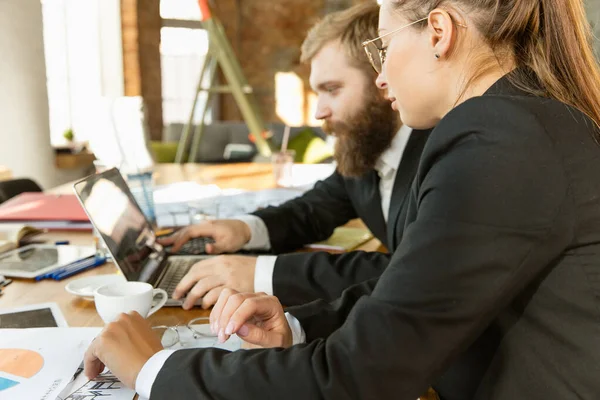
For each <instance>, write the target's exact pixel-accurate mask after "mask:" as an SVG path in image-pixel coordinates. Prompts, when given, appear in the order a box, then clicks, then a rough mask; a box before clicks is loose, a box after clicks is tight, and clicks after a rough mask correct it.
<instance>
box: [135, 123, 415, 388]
mask: <svg viewBox="0 0 600 400" xmlns="http://www.w3.org/2000/svg"><path fill="white" fill-rule="evenodd" d="M411 132H412V129H411V128H409V127H408V126H402V128H400V130H399V131H398V133H397V134H396V136H394V139H393V140H392V144H391V146H390V148H389V149H387V150H386V151H385V152H384V153H383V154H382V155H381V157H379V160H377V163H376V165H375V170H376V171H377V174H378V175H379V178H380V179H379V194H380V196H381V211H382V212H383V218H384V219H385V221H386V222H387V219H388V215H389V208H390V201H391V198H392V190H393V188H394V181H395V180H396V172H397V170H398V165H399V164H400V160H401V159H402V154H403V153H404V149H405V148H406V144H407V143H408V139H409V137H410V133H411ZM237 219H239V220H241V221H244V222H245V223H246V224H248V226H249V227H250V232H251V237H250V241H249V242H248V243H247V244H246V245H245V246H244V249H245V250H258V249H260V250H269V249H270V248H271V242H270V240H269V231H268V229H267V226H266V225H265V223H264V222H263V220H262V219H260V218H259V217H256V216H254V215H244V216H241V217H239V218H237ZM276 260H277V256H259V257H258V259H257V261H256V270H255V272H254V291H255V292H265V293H267V294H269V295H273V270H274V269H275V261H276ZM285 317H286V319H287V320H288V324H289V325H290V329H291V331H292V340H293V344H299V343H304V342H305V341H306V334H305V332H304V329H302V326H301V325H300V321H298V319H296V318H295V317H294V316H292V315H291V314H288V313H286V314H285ZM175 351H176V350H162V351H160V352H158V353H156V354H155V355H154V356H152V357H151V358H150V359H149V360H148V361H147V362H146V364H144V366H143V367H142V370H141V371H140V373H139V374H138V377H137V379H136V382H135V390H136V392H138V394H139V395H140V397H141V398H146V399H147V398H150V392H151V390H152V385H153V384H154V381H155V380H156V376H157V375H158V372H159V371H160V369H161V368H162V367H163V365H164V363H165V362H166V361H167V359H168V358H169V357H170V356H171V354H173V352H175Z"/></svg>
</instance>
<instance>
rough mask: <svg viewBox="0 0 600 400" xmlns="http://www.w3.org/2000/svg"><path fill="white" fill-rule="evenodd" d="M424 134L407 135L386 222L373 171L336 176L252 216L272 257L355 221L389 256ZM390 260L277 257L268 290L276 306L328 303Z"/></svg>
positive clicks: (380, 256) (355, 255)
mask: <svg viewBox="0 0 600 400" xmlns="http://www.w3.org/2000/svg"><path fill="white" fill-rule="evenodd" d="M429 134H430V131H413V132H412V133H411V135H410V138H409V140H408V143H407V144H406V148H405V150H404V153H403V155H402V160H401V162H400V165H399V166H398V172H397V173H396V179H395V182H394V187H393V191H392V198H391V201H390V209H389V213H388V223H387V224H386V222H385V220H384V218H383V214H382V211H381V196H380V193H379V176H378V175H377V172H376V171H375V170H372V171H370V172H369V173H367V174H365V175H364V176H362V177H360V178H345V177H343V176H341V175H340V174H339V173H338V172H337V171H336V172H335V173H333V175H331V176H330V177H329V178H327V179H325V180H324V181H321V182H317V184H316V185H315V187H314V189H312V190H310V191H308V192H307V193H305V194H304V195H303V196H301V197H299V198H297V199H294V200H291V201H288V202H286V203H285V204H282V205H281V206H279V207H269V208H266V209H264V210H260V211H257V212H256V213H254V215H256V216H258V217H260V218H261V219H262V220H263V221H264V222H265V225H266V226H267V229H268V231H269V239H270V241H271V247H272V249H273V251H274V252H275V253H283V252H286V251H291V250H294V249H297V248H299V247H301V246H303V245H305V244H308V243H314V242H317V241H320V240H324V239H326V238H328V237H329V236H331V234H332V233H333V230H334V229H335V228H336V227H338V226H341V225H343V224H345V223H346V222H348V221H349V220H351V219H354V218H361V219H362V220H363V222H364V223H365V225H366V226H367V227H368V228H369V229H370V230H371V232H372V233H373V234H374V235H375V236H376V237H377V238H378V239H379V240H380V241H381V242H382V243H384V244H385V245H386V246H387V248H388V249H389V250H390V251H393V250H394V249H395V248H396V246H397V244H398V243H399V242H400V240H401V238H402V234H403V232H404V219H405V218H406V210H407V204H408V202H407V201H406V199H407V198H408V193H409V191H410V186H411V184H412V181H413V179H414V176H415V173H416V171H417V166H418V164H419V159H420V157H421V153H422V152H423V147H424V146H425V143H426V141H427V138H428V137H429ZM390 258H391V255H390V254H384V253H378V252H377V253H376V252H372V253H367V252H363V251H353V252H350V253H346V254H342V255H340V254H335V255H334V254H329V253H326V252H316V253H295V254H286V255H280V256H279V257H278V258H277V261H276V263H275V269H274V271H273V291H274V294H275V296H277V297H278V298H279V299H280V301H281V302H282V304H286V305H290V306H291V305H296V304H303V303H307V302H309V301H312V300H316V299H319V298H321V299H325V300H333V299H335V298H337V297H339V296H340V294H341V293H342V291H343V290H344V289H346V288H348V287H350V286H352V285H354V284H356V283H359V282H362V281H365V280H368V279H371V278H374V277H378V276H379V275H381V273H382V272H383V270H384V269H385V267H387V265H388V263H389V261H390Z"/></svg>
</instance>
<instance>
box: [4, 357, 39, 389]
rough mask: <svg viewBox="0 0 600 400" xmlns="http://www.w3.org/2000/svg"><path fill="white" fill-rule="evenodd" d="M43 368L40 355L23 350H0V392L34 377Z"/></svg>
mask: <svg viewBox="0 0 600 400" xmlns="http://www.w3.org/2000/svg"><path fill="white" fill-rule="evenodd" d="M43 366H44V358H43V357H42V356H41V355H40V353H38V352H35V351H33V350H25V349H0V392H2V391H3V390H6V389H10V388H12V387H13V386H16V385H18V384H19V383H21V382H23V381H24V380H27V379H29V378H32V377H33V376H35V375H36V374H37V373H38V372H39V371H40V370H41V369H42V367H43Z"/></svg>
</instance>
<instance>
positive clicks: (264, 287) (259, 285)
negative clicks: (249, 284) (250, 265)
mask: <svg viewBox="0 0 600 400" xmlns="http://www.w3.org/2000/svg"><path fill="white" fill-rule="evenodd" d="M276 261H277V256H258V258H257V259H256V266H255V269H254V291H255V292H257V293H259V292H264V293H266V294H268V295H270V296H273V271H274V270H275V262H276Z"/></svg>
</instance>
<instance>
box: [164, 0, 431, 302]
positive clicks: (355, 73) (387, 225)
mask: <svg viewBox="0 0 600 400" xmlns="http://www.w3.org/2000/svg"><path fill="white" fill-rule="evenodd" d="M378 13H379V7H378V6H377V4H370V3H369V4H361V5H358V6H355V7H352V8H350V9H348V10H345V11H341V12H336V13H332V14H329V15H327V16H326V17H325V18H324V19H323V20H322V21H321V22H319V23H318V24H317V25H315V26H314V27H313V28H312V29H311V31H310V32H309V33H308V36H307V38H306V40H305V41H304V43H303V45H302V58H301V59H302V61H303V62H305V63H310V65H311V74H310V83H311V86H312V88H313V90H314V91H315V92H316V94H317V95H318V103H317V110H316V118H318V119H320V120H323V121H324V130H325V132H327V133H328V134H331V135H334V136H335V137H336V144H335V155H334V158H335V160H336V161H337V169H336V171H335V172H334V173H333V175H331V176H330V177H329V178H327V179H325V180H323V181H321V182H318V183H317V184H316V185H315V187H314V188H313V189H312V190H310V191H308V192H306V193H305V194H304V195H303V196H301V197H299V198H297V199H294V200H291V201H289V202H287V203H284V204H283V205H281V206H279V207H269V208H266V209H263V210H259V211H256V212H255V213H253V214H252V215H248V216H242V217H240V218H238V219H230V220H216V221H210V222H205V223H202V224H198V225H193V226H189V227H187V228H185V229H182V230H181V231H179V232H178V233H177V234H175V235H173V236H172V237H170V238H168V239H163V240H162V244H165V245H173V249H172V250H173V251H177V250H178V249H179V248H180V247H181V246H182V245H183V244H184V243H185V242H186V241H188V240H190V239H191V238H194V237H199V236H204V237H211V238H213V239H214V241H215V242H214V243H213V244H210V245H207V252H208V253H209V254H220V253H231V252H236V251H238V250H240V249H244V250H270V251H272V252H273V253H274V254H278V255H276V256H258V257H249V256H241V255H223V256H219V257H212V258H210V259H208V260H204V261H201V262H199V263H197V264H196V265H194V266H193V267H192V268H191V269H190V271H189V272H188V273H187V274H186V276H185V277H184V278H183V279H182V280H181V282H180V283H179V285H178V286H177V288H176V290H175V292H174V293H173V298H175V299H180V298H183V297H185V301H184V304H183V308H185V309H189V308H191V307H193V305H194V304H195V303H196V302H197V301H198V302H200V301H201V304H202V306H203V307H204V308H207V307H210V306H211V305H213V304H214V303H215V302H216V301H217V299H218V297H219V294H220V292H221V291H222V289H223V288H225V287H228V288H232V289H235V290H237V291H240V292H254V291H256V292H265V293H267V294H271V295H275V296H277V297H278V298H279V299H280V302H281V303H282V304H286V305H288V306H291V305H296V304H302V303H305V302H309V301H312V300H314V299H317V298H321V299H326V300H329V299H335V298H337V297H338V296H339V295H340V294H341V292H342V291H343V290H344V289H345V288H347V287H349V286H351V285H353V284H355V283H359V282H362V281H365V280H368V279H371V278H374V277H378V276H379V275H380V274H381V273H382V272H383V270H384V269H385V268H386V266H387V265H388V262H389V259H390V255H389V254H384V253H378V252H377V253H369V252H363V251H353V252H349V253H345V254H338V255H333V254H329V253H325V252H316V253H294V254H285V255H282V254H281V253H285V252H289V251H292V250H295V249H297V248H299V247H301V246H303V245H305V244H308V243H313V242H316V241H320V240H324V239H326V238H327V237H329V236H330V235H331V234H332V232H333V230H334V229H335V228H336V227H338V226H341V225H344V224H345V223H346V222H348V221H349V220H351V219H354V218H361V219H362V221H363V222H364V223H365V224H366V226H367V227H368V228H369V229H370V230H371V232H372V233H373V234H374V235H375V236H376V237H377V238H378V239H379V240H380V241H381V242H382V243H384V244H385V245H386V246H387V248H388V249H389V250H390V251H393V250H394V249H395V248H396V246H397V245H398V243H400V240H401V238H402V234H403V231H404V216H405V215H406V204H405V198H406V197H407V194H408V192H409V190H410V187H411V184H412V181H413V178H414V176H415V171H416V169H417V165H418V162H419V159H420V156H421V152H422V149H423V146H424V145H425V142H426V140H427V138H428V136H429V132H428V131H427V132H423V131H414V132H413V130H412V129H411V128H409V127H407V126H402V125H401V123H400V121H399V118H398V114H397V113H396V112H395V111H394V110H393V109H392V108H391V107H390V99H392V100H393V94H392V93H385V92H382V91H380V90H379V89H377V87H376V86H375V79H376V73H375V71H374V70H373V69H372V67H371V66H370V64H369V60H368V59H367V57H366V55H365V53H364V50H363V48H362V45H361V44H362V42H363V41H364V40H365V39H366V38H371V37H377V36H378V33H377V29H378V28H377V26H378Z"/></svg>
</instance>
